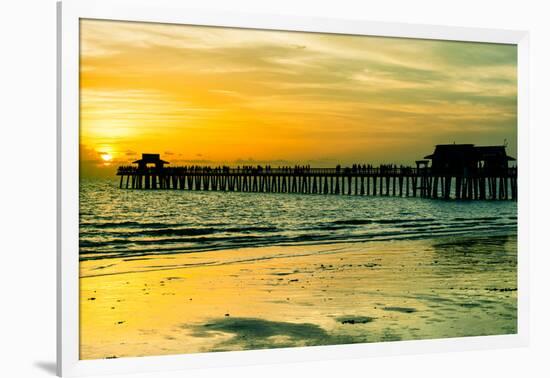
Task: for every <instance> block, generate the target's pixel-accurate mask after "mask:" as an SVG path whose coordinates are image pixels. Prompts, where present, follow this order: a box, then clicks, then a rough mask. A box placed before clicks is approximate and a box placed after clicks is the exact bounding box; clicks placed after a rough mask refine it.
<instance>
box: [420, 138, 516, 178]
mask: <svg viewBox="0 0 550 378" xmlns="http://www.w3.org/2000/svg"><path fill="white" fill-rule="evenodd" d="M424 159H429V160H431V162H432V164H431V170H432V173H434V174H443V175H445V174H451V175H470V174H476V173H477V174H479V173H482V172H483V173H484V174H500V173H505V171H506V170H507V169H508V162H510V161H515V159H514V158H513V157H510V156H508V155H507V154H506V147H505V146H479V147H478V146H474V145H473V144H438V145H437V146H435V150H434V152H433V153H432V154H431V155H428V156H425V157H424Z"/></svg>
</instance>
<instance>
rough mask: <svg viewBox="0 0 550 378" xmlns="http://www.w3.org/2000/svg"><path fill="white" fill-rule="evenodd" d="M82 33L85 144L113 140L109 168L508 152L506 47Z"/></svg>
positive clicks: (152, 31)
mask: <svg viewBox="0 0 550 378" xmlns="http://www.w3.org/2000/svg"><path fill="white" fill-rule="evenodd" d="M81 30H82V34H81V36H82V56H81V58H82V59H81V85H82V92H81V115H82V117H81V121H82V123H81V134H82V143H84V144H86V145H89V146H92V147H93V146H97V145H99V143H103V145H105V144H106V143H107V144H108V143H109V141H111V144H112V150H113V151H114V152H113V153H114V154H115V157H117V156H116V155H117V152H118V154H119V155H118V157H121V156H122V155H123V153H124V151H126V150H132V151H139V152H141V150H143V149H147V150H148V151H153V150H154V151H172V152H174V153H178V154H183V155H184V156H188V157H191V156H194V157H193V158H190V160H189V161H191V160H193V161H198V160H208V161H209V162H236V161H239V160H242V156H250V157H251V159H249V160H250V161H261V162H269V161H281V162H287V161H318V160H319V159H321V158H322V157H326V156H331V157H332V156H334V159H336V160H338V161H341V160H345V159H348V160H349V161H372V162H373V163H375V162H381V161H389V160H392V161H396V160H397V161H400V162H407V161H412V160H414V159H416V158H417V157H418V156H420V155H423V154H424V152H425V151H427V150H428V151H429V150H431V148H432V145H433V144H435V143H442V142H449V141H456V142H457V143H458V142H473V143H480V142H479V141H483V142H486V143H500V142H502V140H504V138H506V139H507V140H508V141H509V150H510V153H511V154H512V155H514V154H515V153H516V152H515V144H516V124H517V116H516V113H517V85H516V82H517V72H516V67H517V51H516V47H515V46H512V45H496V44H481V43H464V42H448V41H435V40H434V41H430V40H413V39H399V38H381V37H364V36H344V35H329V34H320V33H298V32H276V31H264V30H245V29H230V28H214V27H197V26H181V25H166V24H145V23H131V22H113V21H96V20H83V21H82V28H81ZM199 153H201V154H204V156H208V159H205V158H203V157H202V158H201V157H197V156H196V155H197V154H199ZM245 160H246V159H245Z"/></svg>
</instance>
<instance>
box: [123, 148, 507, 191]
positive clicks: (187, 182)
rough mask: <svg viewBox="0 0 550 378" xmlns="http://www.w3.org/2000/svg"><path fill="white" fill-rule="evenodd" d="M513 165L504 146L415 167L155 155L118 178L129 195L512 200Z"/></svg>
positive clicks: (445, 154) (454, 153)
mask: <svg viewBox="0 0 550 378" xmlns="http://www.w3.org/2000/svg"><path fill="white" fill-rule="evenodd" d="M514 160H515V159H514V158H512V157H510V156H508V155H507V154H506V149H505V146H481V147H476V146H474V145H473V144H442V145H437V146H436V147H435V150H434V152H433V153H432V154H431V155H428V156H426V157H425V158H424V159H422V160H417V161H416V167H406V166H396V165H394V164H383V165H379V166H377V167H375V166H373V165H371V164H353V165H352V166H349V167H342V166H340V165H337V166H336V167H335V168H312V167H310V166H309V165H307V166H294V167H276V168H273V167H271V166H270V165H265V166H261V165H257V166H238V167H229V166H217V167H211V166H176V167H166V166H165V165H167V164H169V162H167V161H164V160H162V159H161V158H160V155H159V154H143V155H142V158H141V159H139V160H136V161H134V162H133V164H137V166H136V165H131V166H121V167H119V168H118V171H117V175H118V176H120V187H121V188H123V187H125V188H127V189H129V188H131V189H173V190H205V191H230V192H255V193H296V194H297V193H300V194H341V195H343V194H345V195H358V196H395V197H423V198H434V199H435V198H441V199H467V200H489V199H491V200H506V199H512V200H516V199H517V168H515V167H509V162H511V161H514ZM430 163H431V164H430Z"/></svg>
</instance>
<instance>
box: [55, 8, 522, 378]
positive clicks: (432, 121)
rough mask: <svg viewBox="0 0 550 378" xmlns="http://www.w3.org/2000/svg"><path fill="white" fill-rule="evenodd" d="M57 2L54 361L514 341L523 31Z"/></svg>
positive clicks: (304, 355)
mask: <svg viewBox="0 0 550 378" xmlns="http://www.w3.org/2000/svg"><path fill="white" fill-rule="evenodd" d="M58 13H59V23H58V25H59V45H60V50H59V64H58V78H59V89H58V100H59V101H58V104H59V108H58V143H59V148H58V151H59V156H58V162H59V167H58V168H59V177H58V201H59V204H60V206H59V216H58V230H59V235H58V239H59V242H58V291H59V293H58V298H59V301H58V373H59V374H63V375H66V376H71V375H83V374H95V373H120V372H146V371H152V370H163V369H164V370H166V369H183V368H188V367H201V366H203V367H207V366H229V365H241V364H247V363H251V362H255V363H258V362H260V363H261V362H277V361H281V362H289V361H300V360H308V359H321V358H350V357H365V356H373V355H381V354H385V355H387V354H396V353H412V352H414V353H418V352H433V351H441V350H445V351H451V350H465V349H476V348H477V349H479V348H495V347H506V346H518V345H525V344H526V343H527V334H528V329H527V327H528V323H527V317H528V315H527V311H528V285H527V257H528V256H527V253H528V252H527V251H528V250H527V217H526V212H527V202H528V198H527V196H526V190H525V185H526V183H527V180H528V177H527V171H528V156H527V153H526V150H527V127H528V126H527V121H528V119H527V74H528V72H527V49H528V39H527V38H528V36H527V33H526V32H520V31H503V30H485V29H471V28H457V27H445V26H437V27H436V26H420V25H403V24H386V23H371V22H366V21H359V20H335V19H315V18H299V17H287V16H280V15H278V16H275V15H257V14H255V15H249V14H243V13H231V12H214V11H208V12H206V11H196V10H195V11H190V10H186V9H182V8H179V7H178V6H177V2H175V1H173V2H169V1H162V2H159V1H131V2H125V1H119V0H114V1H110V2H108V3H105V2H95V1H63V3H62V4H61V3H60V4H59V6H58Z"/></svg>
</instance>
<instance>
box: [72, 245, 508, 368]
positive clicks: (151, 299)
mask: <svg viewBox="0 0 550 378" xmlns="http://www.w3.org/2000/svg"><path fill="white" fill-rule="evenodd" d="M516 263H517V240H516V238H515V237H514V236H495V237H483V238H468V237H453V238H438V239H431V240H408V241H395V242H366V243H338V244H326V245H308V246H272V247H259V248H243V249H236V250H223V251H212V252H200V253H186V254H177V255H176V254H174V255H159V256H147V257H141V258H133V259H132V258H127V259H103V260H91V261H82V262H81V263H80V342H81V345H80V358H81V359H98V358H120V357H131V356H151V355H166V354H182V353H200V352H212V351H228V350H245V349H259V348H279V347H293V346H308V345H328V344H346V343H362V342H381V341H395V340H417V339H431V338H446V337H460V336H477V335H496V334H513V333H516V331H517V291H516V290H517V283H516V282H517V275H516Z"/></svg>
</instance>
